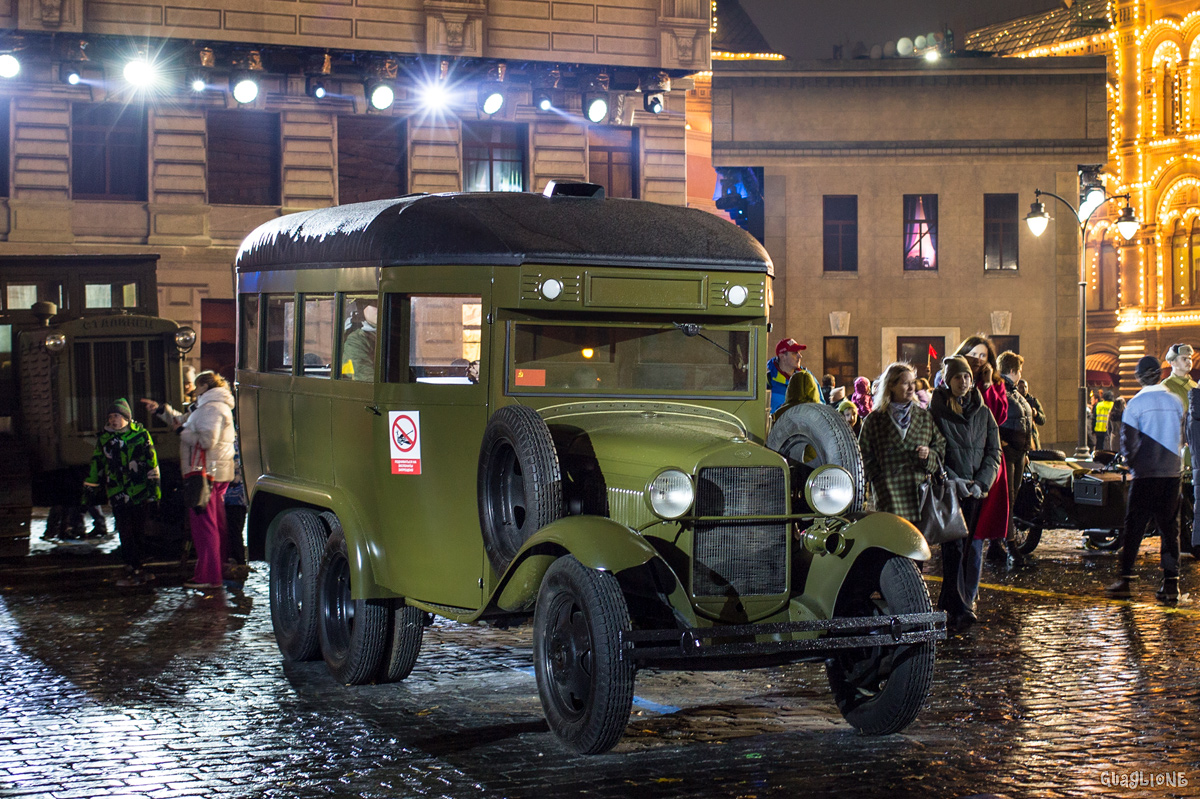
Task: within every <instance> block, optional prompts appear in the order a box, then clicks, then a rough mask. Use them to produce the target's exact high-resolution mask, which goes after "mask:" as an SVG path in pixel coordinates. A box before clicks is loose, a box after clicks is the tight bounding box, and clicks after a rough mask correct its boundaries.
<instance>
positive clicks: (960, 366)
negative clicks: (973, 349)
mask: <svg viewBox="0 0 1200 799" xmlns="http://www.w3.org/2000/svg"><path fill="white" fill-rule="evenodd" d="M942 365H943V366H944V367H945V374H944V375H943V377H942V379H943V380H945V381H946V382H947V383H949V382H950V379H951V378H952V377H954V376H955V375H958V374H964V373H965V374H971V364H969V363H967V359H966V358H964V357H963V356H961V355H952V356H950V357H949V358H946V359H945V360H943V361H942Z"/></svg>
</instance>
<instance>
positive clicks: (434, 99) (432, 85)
mask: <svg viewBox="0 0 1200 799" xmlns="http://www.w3.org/2000/svg"><path fill="white" fill-rule="evenodd" d="M420 98H421V107H422V108H424V109H425V110H426V111H430V112H434V113H441V112H442V111H445V110H446V108H447V107H448V106H449V105H450V93H449V92H448V91H447V90H446V85H445V84H444V83H442V82H441V81H439V80H433V81H430V82H429V83H427V84H425V86H424V87H422V88H421V89H420Z"/></svg>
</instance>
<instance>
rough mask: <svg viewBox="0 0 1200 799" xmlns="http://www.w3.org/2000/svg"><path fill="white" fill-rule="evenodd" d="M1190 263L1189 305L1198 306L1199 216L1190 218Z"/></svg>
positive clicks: (1199, 292)
mask: <svg viewBox="0 0 1200 799" xmlns="http://www.w3.org/2000/svg"><path fill="white" fill-rule="evenodd" d="M1188 250H1189V255H1190V263H1189V265H1188V279H1189V281H1190V282H1191V300H1192V302H1191V304H1192V305H1200V216H1194V217H1192V233H1191V235H1190V236H1189V237H1188Z"/></svg>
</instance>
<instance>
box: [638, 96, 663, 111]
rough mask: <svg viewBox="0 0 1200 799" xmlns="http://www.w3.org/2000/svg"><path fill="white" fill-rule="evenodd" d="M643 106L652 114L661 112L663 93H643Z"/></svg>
mask: <svg viewBox="0 0 1200 799" xmlns="http://www.w3.org/2000/svg"><path fill="white" fill-rule="evenodd" d="M642 107H643V108H645V109H646V110H647V111H649V112H650V113H651V114H661V113H662V112H663V93H662V92H655V93H654V94H644V95H642Z"/></svg>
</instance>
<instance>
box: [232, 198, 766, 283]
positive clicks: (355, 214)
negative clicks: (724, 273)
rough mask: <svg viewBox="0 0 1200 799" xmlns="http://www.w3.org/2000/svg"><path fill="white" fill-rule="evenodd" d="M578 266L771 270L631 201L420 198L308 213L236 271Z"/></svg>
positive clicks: (752, 254) (682, 221)
mask: <svg viewBox="0 0 1200 799" xmlns="http://www.w3.org/2000/svg"><path fill="white" fill-rule="evenodd" d="M350 263H353V264H356V265H366V264H374V265H379V266H396V265H413V266H424V265H437V264H447V265H448V264H471V265H473V264H489V265H518V264H523V263H556V264H561V263H578V264H588V265H621V266H638V267H658V268H668V269H670V268H674V269H696V268H702V269H728V270H735V271H747V272H765V273H767V274H773V272H772V266H771V257H770V256H769V255H767V251H766V250H765V249H764V248H763V246H762V245H761V244H759V243H758V242H757V241H756V240H755V239H754V238H753V237H752V236H750V235H749V234H748V233H746V232H745V231H743V230H741V229H740V228H738V227H737V226H736V225H734V224H732V223H730V222H727V221H725V220H722V219H720V218H718V217H716V216H714V215H712V214H709V213H706V212H704V211H698V210H695V209H689V208H682V207H678V206H672V205H660V204H658V203H651V202H643V201H639V200H624V199H597V198H592V197H545V196H542V195H540V194H529V193H518V192H489V193H462V194H421V195H411V196H408V197H400V198H396V199H391V200H376V201H374V202H366V203H355V204H352V205H339V206H335V207H333V208H321V209H317V210H314V211H303V212H300V213H295V214H289V215H287V216H283V217H280V218H278V219H273V220H271V221H270V222H267V223H265V224H262V225H260V226H259V227H258V228H256V229H255V230H254V231H253V232H251V233H250V235H249V236H247V237H246V240H245V241H243V242H242V246H241V249H240V250H239V251H238V255H237V261H236V264H235V266H236V268H237V270H238V271H239V272H262V271H273V270H288V269H309V268H312V269H320V268H338V267H341V266H345V265H347V264H350Z"/></svg>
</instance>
